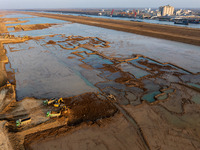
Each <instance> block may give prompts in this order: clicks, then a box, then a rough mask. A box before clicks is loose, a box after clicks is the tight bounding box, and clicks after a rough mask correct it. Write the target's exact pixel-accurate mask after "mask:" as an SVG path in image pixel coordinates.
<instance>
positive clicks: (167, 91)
mask: <svg viewBox="0 0 200 150" xmlns="http://www.w3.org/2000/svg"><path fill="white" fill-rule="evenodd" d="M162 92H164V93H167V94H169V93H173V92H174V89H171V88H170V89H164V90H162Z"/></svg>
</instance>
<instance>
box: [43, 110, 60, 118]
mask: <svg viewBox="0 0 200 150" xmlns="http://www.w3.org/2000/svg"><path fill="white" fill-rule="evenodd" d="M46 116H47V117H50V118H53V117H60V116H61V111H60V112H55V111H48V112H47V115H46Z"/></svg>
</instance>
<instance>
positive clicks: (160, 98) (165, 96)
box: [156, 93, 168, 100]
mask: <svg viewBox="0 0 200 150" xmlns="http://www.w3.org/2000/svg"><path fill="white" fill-rule="evenodd" d="M167 98H168V95H167V93H162V94H161V95H159V96H158V97H156V99H157V100H165V99H167Z"/></svg>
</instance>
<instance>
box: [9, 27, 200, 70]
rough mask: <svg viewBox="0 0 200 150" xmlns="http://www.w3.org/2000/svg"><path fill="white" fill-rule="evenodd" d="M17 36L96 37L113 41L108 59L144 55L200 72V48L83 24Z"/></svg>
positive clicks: (27, 32) (102, 50)
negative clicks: (57, 35)
mask: <svg viewBox="0 0 200 150" xmlns="http://www.w3.org/2000/svg"><path fill="white" fill-rule="evenodd" d="M12 34H13V35H16V36H18V35H21V36H23V35H29V36H41V35H51V34H66V35H67V36H69V35H81V36H94V37H100V38H102V39H104V40H106V41H109V42H110V43H111V44H110V46H111V47H110V48H107V49H99V51H101V52H103V53H104V54H105V55H107V56H112V57H116V58H127V57H130V56H131V55H132V54H141V55H144V56H147V57H150V58H152V59H155V60H157V61H160V62H162V63H172V64H175V65H177V66H179V67H182V68H184V69H186V70H189V71H191V72H194V73H197V72H200V65H199V64H200V59H199V58H200V47H199V46H194V45H190V44H184V43H179V42H173V41H168V40H163V39H157V38H152V37H146V36H141V35H136V34H131V33H126V32H120V31H114V30H109V29H104V28H99V27H93V26H88V25H82V24H64V25H59V26H54V27H50V28H48V29H43V30H36V31H26V32H16V33H12Z"/></svg>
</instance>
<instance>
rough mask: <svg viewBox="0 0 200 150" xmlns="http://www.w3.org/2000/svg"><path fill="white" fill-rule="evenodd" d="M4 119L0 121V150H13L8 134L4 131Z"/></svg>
mask: <svg viewBox="0 0 200 150" xmlns="http://www.w3.org/2000/svg"><path fill="white" fill-rule="evenodd" d="M5 123H6V121H0V139H1V140H0V149H1V150H13V148H12V145H11V143H10V141H9V138H8V136H7V135H8V134H7V133H6V132H5V129H4V128H5Z"/></svg>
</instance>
